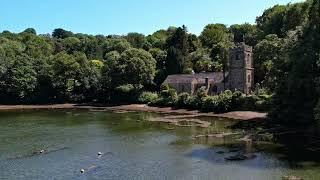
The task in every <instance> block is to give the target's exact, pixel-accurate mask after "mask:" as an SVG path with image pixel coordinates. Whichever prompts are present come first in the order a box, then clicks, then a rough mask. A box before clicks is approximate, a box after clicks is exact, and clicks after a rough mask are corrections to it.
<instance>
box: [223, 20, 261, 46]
mask: <svg viewBox="0 0 320 180" xmlns="http://www.w3.org/2000/svg"><path fill="white" fill-rule="evenodd" d="M229 30H230V32H231V33H233V36H234V41H235V42H238V43H239V42H245V43H246V44H247V45H249V46H255V45H256V44H257V42H258V35H259V34H258V29H257V27H256V25H251V24H249V23H245V24H234V25H232V26H230V27H229Z"/></svg>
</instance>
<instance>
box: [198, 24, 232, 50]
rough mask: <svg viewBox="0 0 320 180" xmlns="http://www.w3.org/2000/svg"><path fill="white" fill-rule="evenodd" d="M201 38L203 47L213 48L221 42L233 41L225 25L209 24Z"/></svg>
mask: <svg viewBox="0 0 320 180" xmlns="http://www.w3.org/2000/svg"><path fill="white" fill-rule="evenodd" d="M199 38H200V40H201V42H202V45H203V46H205V47H208V48H212V47H213V46H214V45H217V44H219V43H221V42H223V43H227V42H229V41H231V34H230V33H229V31H228V28H227V27H226V26H225V25H224V24H209V25H207V26H206V27H205V28H204V30H203V31H202V33H201V35H200V37H199Z"/></svg>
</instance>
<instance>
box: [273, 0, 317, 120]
mask: <svg viewBox="0 0 320 180" xmlns="http://www.w3.org/2000/svg"><path fill="white" fill-rule="evenodd" d="M311 2H312V4H311V6H310V8H309V16H308V23H307V24H306V25H305V27H304V28H303V33H301V34H297V38H294V41H291V42H293V43H291V44H293V45H291V46H289V48H287V49H288V51H287V52H286V55H285V56H284V59H285V62H286V63H285V65H286V66H285V67H287V68H285V69H282V70H283V73H282V74H283V75H281V76H278V77H277V78H278V79H279V86H278V87H277V88H276V91H275V95H274V98H273V102H272V110H271V112H270V114H269V115H270V118H271V119H273V120H274V121H278V122H279V123H282V124H285V125H296V124H304V125H308V124H315V123H316V121H315V119H314V117H316V116H315V114H316V115H317V111H316V112H314V110H315V109H317V103H318V102H317V101H318V99H319V93H320V92H319V87H320V86H319V77H320V75H319V59H320V56H319V49H320V34H319V32H320V25H319V23H320V13H319V12H320V1H319V0H313V1H311Z"/></svg>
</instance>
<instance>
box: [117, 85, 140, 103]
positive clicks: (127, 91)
mask: <svg viewBox="0 0 320 180" xmlns="http://www.w3.org/2000/svg"><path fill="white" fill-rule="evenodd" d="M139 91H140V88H136V87H134V86H133V85H132V84H125V85H121V86H118V87H116V88H115V90H114V92H113V96H112V98H111V99H112V101H113V102H116V103H118V102H121V103H132V102H136V100H137V96H138V94H139Z"/></svg>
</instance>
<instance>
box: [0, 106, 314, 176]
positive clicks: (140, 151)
mask: <svg viewBox="0 0 320 180" xmlns="http://www.w3.org/2000/svg"><path fill="white" fill-rule="evenodd" d="M162 116H164V115H158V114H152V113H112V112H98V111H97V112H96V111H85V110H64V111H55V110H52V111H49V110H45V111H44V110H41V111H40V110H39V111H20V112H1V113H0V179H10V180H11V179H186V180H188V179H215V180H220V179H221V180H234V179H237V180H256V179H262V180H264V179H265V180H273V179H281V177H282V176H284V175H296V176H300V177H304V178H305V179H320V168H319V166H318V163H317V162H302V163H301V164H303V165H299V166H297V165H296V164H295V163H294V162H292V161H290V160H287V159H283V158H281V157H282V154H280V153H276V152H275V151H274V150H273V149H276V148H277V146H276V145H274V144H267V145H265V144H264V145H263V144H262V145H253V144H245V143H240V142H239V141H237V140H236V138H235V137H234V138H200V139H196V140H194V139H192V137H193V136H195V135H201V134H209V133H216V132H232V130H230V129H227V128H226V127H228V126H230V125H232V124H233V123H234V122H231V121H227V120H221V119H212V118H207V119H205V120H208V121H210V122H212V125H211V126H210V127H209V128H197V127H175V126H173V125H168V124H165V123H159V122H149V121H148V120H149V119H151V118H161V117H162ZM233 131H234V130H233ZM230 144H231V145H230ZM237 145H238V146H237ZM231 146H232V147H231ZM234 146H236V147H237V148H240V149H241V151H251V152H253V153H254V154H255V155H256V158H254V159H250V160H244V161H227V160H225V158H226V157H228V156H232V155H235V153H237V152H230V150H231V151H232V148H233V149H234ZM41 149H44V150H45V152H44V153H41V154H34V153H35V152H38V151H39V150H41ZM98 152H102V153H103V155H102V156H98V155H97V153H98ZM302 156H303V155H302ZM80 169H84V170H85V172H84V173H80Z"/></svg>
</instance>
